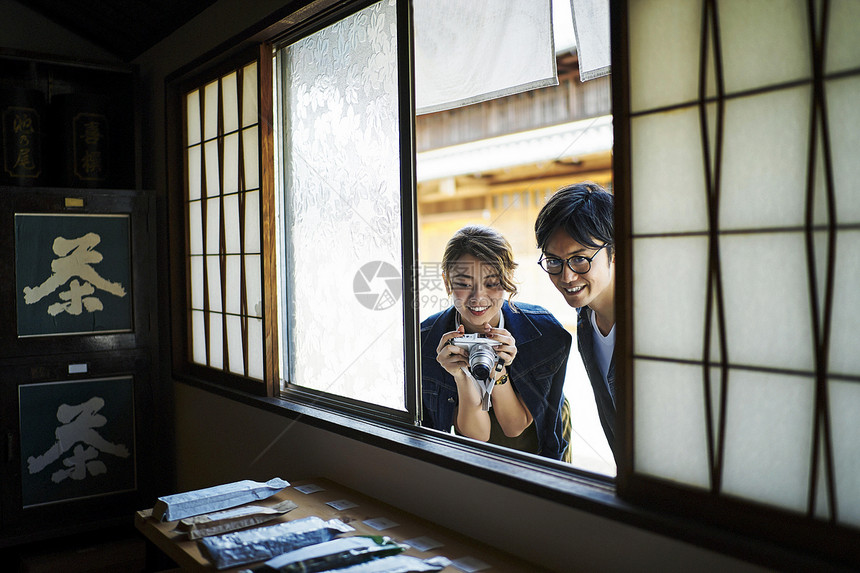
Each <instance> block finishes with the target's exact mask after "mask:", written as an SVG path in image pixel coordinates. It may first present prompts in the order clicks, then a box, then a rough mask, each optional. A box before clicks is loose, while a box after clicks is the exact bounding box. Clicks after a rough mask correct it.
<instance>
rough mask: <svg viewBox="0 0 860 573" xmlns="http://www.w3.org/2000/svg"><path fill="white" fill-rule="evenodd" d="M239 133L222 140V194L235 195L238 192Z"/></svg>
mask: <svg viewBox="0 0 860 573" xmlns="http://www.w3.org/2000/svg"><path fill="white" fill-rule="evenodd" d="M239 161H240V157H239V133H238V132H236V133H231V134H230V135H228V136H226V137H225V138H224V182H223V184H222V186H221V189H222V193H235V192H236V191H238V190H239Z"/></svg>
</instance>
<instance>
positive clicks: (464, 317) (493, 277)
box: [445, 255, 505, 332]
mask: <svg viewBox="0 0 860 573" xmlns="http://www.w3.org/2000/svg"><path fill="white" fill-rule="evenodd" d="M445 279H446V284H447V285H448V288H449V289H450V294H452V295H453V297H454V308H456V309H457V312H458V313H459V314H460V320H461V322H462V324H463V326H464V327H465V329H466V332H483V331H484V324H486V323H490V326H498V324H499V316H500V313H501V312H502V304H503V303H504V301H505V289H504V287H503V286H502V281H501V277H500V276H499V272H498V271H497V270H496V269H495V268H493V265H491V264H489V263H485V262H483V261H481V260H480V259H478V258H477V257H475V256H473V255H463V256H462V257H460V258H459V259H457V260H456V262H454V264H453V265H451V270H450V275H448V276H446V277H445Z"/></svg>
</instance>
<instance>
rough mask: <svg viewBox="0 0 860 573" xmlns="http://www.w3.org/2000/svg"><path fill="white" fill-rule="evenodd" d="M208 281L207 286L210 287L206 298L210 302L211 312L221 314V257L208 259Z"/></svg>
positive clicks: (208, 257) (209, 257)
mask: <svg viewBox="0 0 860 573" xmlns="http://www.w3.org/2000/svg"><path fill="white" fill-rule="evenodd" d="M206 280H207V281H208V283H207V285H206V286H207V287H208V289H207V292H206V297H207V300H208V301H209V310H211V311H215V312H221V311H222V310H223V307H222V306H221V265H220V262H219V257H217V256H214V257H213V256H207V257H206Z"/></svg>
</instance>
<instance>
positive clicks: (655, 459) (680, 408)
mask: <svg viewBox="0 0 860 573" xmlns="http://www.w3.org/2000/svg"><path fill="white" fill-rule="evenodd" d="M633 368H634V385H633V391H634V397H633V400H634V403H635V404H636V416H634V418H633V420H634V431H633V436H634V440H635V444H634V446H633V450H634V452H635V460H634V466H635V467H636V470H637V472H641V473H644V474H650V475H653V476H657V477H661V478H666V479H669V480H672V481H676V482H680V483H684V484H688V485H692V486H698V487H703V488H707V487H709V485H710V477H709V473H708V457H707V451H708V449H707V447H708V440H707V432H706V426H705V408H704V404H705V402H704V391H703V388H704V385H703V383H702V368H701V367H700V366H690V365H687V364H671V363H666V362H655V361H651V360H635V361H634V366H633Z"/></svg>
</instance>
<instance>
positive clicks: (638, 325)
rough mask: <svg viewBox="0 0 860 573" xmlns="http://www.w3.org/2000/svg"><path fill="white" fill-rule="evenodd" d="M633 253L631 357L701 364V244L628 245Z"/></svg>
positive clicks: (695, 240) (704, 258)
mask: <svg viewBox="0 0 860 573" xmlns="http://www.w3.org/2000/svg"><path fill="white" fill-rule="evenodd" d="M633 253H634V256H633V276H634V277H636V280H635V281H634V282H633V324H634V334H633V340H634V348H635V350H634V352H635V354H637V355H646V356H663V357H670V358H684V359H689V360H701V359H702V351H703V343H704V332H705V330H704V328H705V323H704V319H705V302H706V297H705V293H706V290H705V289H706V285H707V272H708V240H707V238H706V237H679V238H657V239H634V241H633Z"/></svg>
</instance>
